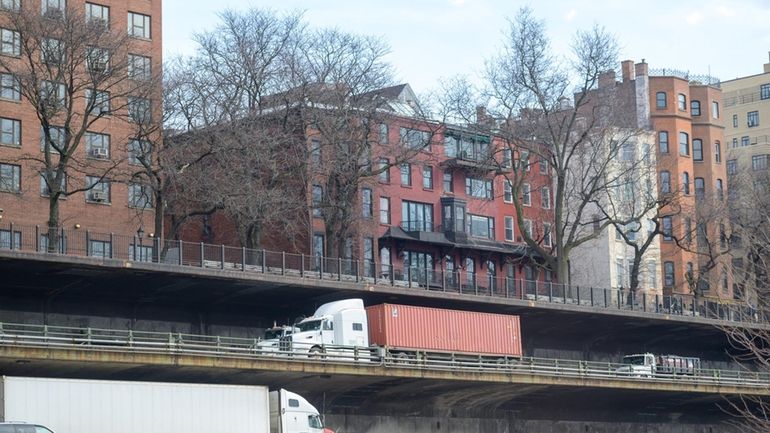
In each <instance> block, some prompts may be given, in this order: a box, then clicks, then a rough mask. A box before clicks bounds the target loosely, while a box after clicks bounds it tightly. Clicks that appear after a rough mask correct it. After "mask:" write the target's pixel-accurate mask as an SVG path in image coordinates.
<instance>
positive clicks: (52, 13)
mask: <svg viewBox="0 0 770 433" xmlns="http://www.w3.org/2000/svg"><path fill="white" fill-rule="evenodd" d="M42 6H43V15H44V16H45V17H47V18H52V19H53V18H62V17H63V16H64V11H66V10H67V1H66V0H43V1H42Z"/></svg>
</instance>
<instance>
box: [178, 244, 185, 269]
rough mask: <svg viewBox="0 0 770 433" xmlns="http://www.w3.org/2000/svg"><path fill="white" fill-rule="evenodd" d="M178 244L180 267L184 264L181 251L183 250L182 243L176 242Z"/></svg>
mask: <svg viewBox="0 0 770 433" xmlns="http://www.w3.org/2000/svg"><path fill="white" fill-rule="evenodd" d="M177 242H178V243H179V266H182V265H183V264H184V261H183V259H182V250H184V242H182V241H181V240H179V241H177Z"/></svg>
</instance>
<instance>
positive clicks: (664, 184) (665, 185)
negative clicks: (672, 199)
mask: <svg viewBox="0 0 770 433" xmlns="http://www.w3.org/2000/svg"><path fill="white" fill-rule="evenodd" d="M660 191H661V192H663V193H670V192H671V173H669V172H668V171H665V170H664V171H661V172H660Z"/></svg>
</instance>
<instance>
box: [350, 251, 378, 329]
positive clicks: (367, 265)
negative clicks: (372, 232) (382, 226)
mask: <svg viewBox="0 0 770 433" xmlns="http://www.w3.org/2000/svg"><path fill="white" fill-rule="evenodd" d="M374 273H375V268H374V239H373V238H371V237H369V236H365V237H364V275H366V276H367V277H373V276H374ZM356 325H358V327H357V328H358V329H356ZM353 329H354V330H357V331H362V330H363V326H362V325H361V324H360V323H354V324H353Z"/></svg>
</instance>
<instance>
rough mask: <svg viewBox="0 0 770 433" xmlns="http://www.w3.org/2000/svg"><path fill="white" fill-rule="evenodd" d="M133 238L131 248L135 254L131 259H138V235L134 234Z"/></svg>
mask: <svg viewBox="0 0 770 433" xmlns="http://www.w3.org/2000/svg"><path fill="white" fill-rule="evenodd" d="M132 238H133V239H132V244H131V248H132V250H133V251H134V254H133V255H132V256H131V260H133V261H136V235H134V236H132Z"/></svg>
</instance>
